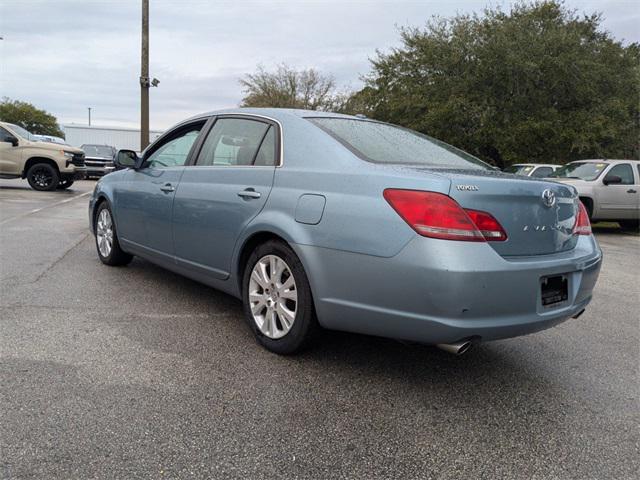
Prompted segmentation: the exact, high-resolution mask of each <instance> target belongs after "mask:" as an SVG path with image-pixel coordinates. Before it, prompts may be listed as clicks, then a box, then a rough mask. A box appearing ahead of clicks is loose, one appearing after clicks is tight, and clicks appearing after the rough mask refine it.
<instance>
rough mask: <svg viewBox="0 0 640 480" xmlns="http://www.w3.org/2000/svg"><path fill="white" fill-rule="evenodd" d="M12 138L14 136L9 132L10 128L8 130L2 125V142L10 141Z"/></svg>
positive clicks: (0, 128) (0, 134)
mask: <svg viewBox="0 0 640 480" xmlns="http://www.w3.org/2000/svg"><path fill="white" fill-rule="evenodd" d="M12 138H14V137H13V135H11V134H10V133H9V130H6V129H5V128H2V127H0V142H8V141H10V140H11V139H12Z"/></svg>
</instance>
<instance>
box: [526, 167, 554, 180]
mask: <svg viewBox="0 0 640 480" xmlns="http://www.w3.org/2000/svg"><path fill="white" fill-rule="evenodd" d="M552 173H553V168H551V167H538V168H536V169H535V171H534V172H533V173H532V174H531V176H532V177H536V178H546V177H548V176H549V175H551V174H552Z"/></svg>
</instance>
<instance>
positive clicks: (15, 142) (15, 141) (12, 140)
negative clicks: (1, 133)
mask: <svg viewBox="0 0 640 480" xmlns="http://www.w3.org/2000/svg"><path fill="white" fill-rule="evenodd" d="M4 141H5V142H8V143H10V144H11V145H13V146H14V147H17V146H18V139H17V138H16V137H14V136H13V135H11V136H10V137H5V140H4Z"/></svg>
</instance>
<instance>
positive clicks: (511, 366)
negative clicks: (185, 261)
mask: <svg viewBox="0 0 640 480" xmlns="http://www.w3.org/2000/svg"><path fill="white" fill-rule="evenodd" d="M129 269H131V270H134V271H136V273H137V275H136V277H138V276H142V277H145V282H147V281H148V282H149V283H150V284H153V285H156V287H157V286H158V285H160V284H162V285H163V286H164V287H165V288H166V291H165V292H162V291H160V290H159V289H158V288H156V289H154V294H156V295H160V296H163V295H168V296H170V297H172V300H171V301H172V302H173V303H174V307H176V308H177V309H178V310H179V309H180V308H181V305H182V304H183V305H184V308H185V314H184V315H182V316H181V315H179V314H178V315H176V317H175V318H168V317H167V316H166V315H165V316H160V318H159V319H158V322H159V323H158V324H157V325H155V324H154V323H153V318H152V316H147V317H144V320H145V325H140V326H139V328H138V329H136V332H132V331H131V330H127V331H126V332H123V333H124V334H125V335H127V336H132V335H133V336H135V337H136V338H135V339H136V341H138V342H141V343H143V344H145V346H146V347H147V348H151V349H159V350H163V351H168V352H170V353H172V354H178V355H181V356H185V357H188V358H190V359H191V360H195V361H198V360H199V361H205V362H208V361H216V359H214V358H210V357H207V355H210V354H211V353H212V352H210V351H208V348H209V346H210V347H211V349H212V351H213V350H215V355H216V357H217V356H219V355H223V356H224V355H226V354H228V355H233V356H234V357H235V358H237V357H238V356H244V357H246V358H244V359H243V360H242V362H243V363H244V362H251V361H256V362H257V363H259V364H262V363H265V362H266V363H274V364H276V365H278V366H279V368H285V369H286V368H288V367H289V368H292V369H293V370H292V371H298V370H300V369H302V370H305V371H315V372H317V373H319V372H320V370H322V371H323V373H322V375H321V376H324V375H325V374H326V372H327V369H329V371H333V372H334V373H335V374H339V373H338V372H341V371H342V370H343V369H346V370H348V371H349V372H351V374H356V375H357V376H358V377H360V376H362V377H369V378H370V379H374V378H378V379H380V378H383V379H384V378H387V379H391V378H393V379H401V380H402V383H403V384H405V383H406V382H409V383H414V384H416V385H419V384H429V385H431V386H433V384H434V383H436V384H438V383H441V384H444V385H448V386H450V387H451V388H458V387H459V385H462V384H464V385H465V386H473V385H476V384H477V383H478V382H480V383H482V382H485V381H487V379H488V378H493V379H496V380H497V381H502V380H500V379H504V378H512V379H518V380H516V382H518V383H520V382H523V383H529V382H530V381H532V379H529V380H527V379H526V376H527V373H530V372H532V365H531V364H530V363H527V355H525V354H523V353H522V352H520V351H519V346H515V347H512V346H511V345H513V344H510V343H509V341H502V342H492V343H489V344H480V345H477V346H474V347H473V348H472V349H471V350H470V351H469V352H468V353H466V354H465V355H462V356H454V355H452V354H450V353H446V352H444V351H441V350H439V349H438V348H436V347H435V346H429V345H422V344H417V343H404V342H402V343H401V342H399V341H396V340H393V339H386V338H381V337H373V336H368V335H361V334H353V333H347V332H339V331H331V330H322V331H321V332H320V334H319V336H318V338H317V339H316V341H315V342H314V343H313V344H312V346H311V347H310V348H309V349H307V350H306V351H304V352H301V353H300V354H298V355H293V356H278V355H275V354H273V353H270V352H267V351H266V350H264V349H263V348H262V347H261V346H260V345H259V344H258V343H257V341H256V340H255V339H254V338H253V336H252V334H251V332H250V330H249V328H248V327H247V325H246V323H245V319H244V316H243V310H242V304H241V302H240V300H238V299H236V298H234V297H232V296H230V295H227V294H225V293H222V292H219V291H217V290H215V289H213V288H210V287H207V286H205V285H202V284H200V283H197V282H195V281H192V280H189V279H186V278H184V277H182V276H180V275H178V274H174V273H171V272H167V271H166V270H164V269H162V268H160V267H157V266H155V265H153V264H151V263H149V262H146V261H144V260H140V259H136V260H134V262H133V263H132V264H131V265H130V267H129ZM186 309H188V311H189V312H191V313H186ZM207 312H211V313H212V314H211V316H208V314H207ZM156 327H157V329H158V331H157V332H155V333H154V330H155V328H156ZM189 332H190V333H189ZM190 334H193V335H195V336H198V337H199V338H200V339H206V340H205V341H206V342H208V345H209V346H207V347H204V349H203V348H193V349H191V347H193V344H192V343H189V342H187V341H186V340H185V335H190ZM181 337H182V339H181ZM166 338H171V339H172V341H171V342H167V341H166ZM183 340H184V341H183ZM534 343H537V342H535V341H534ZM518 344H519V345H522V346H523V347H524V350H527V354H530V353H531V340H530V339H529V340H522V339H521V340H520V341H519V342H518ZM535 348H538V346H536V347H535ZM542 348H543V349H544V346H543V347H542ZM512 354H513V355H512ZM287 366H288V367H287ZM535 377H536V379H537V380H536V381H544V380H543V379H541V378H539V376H538V375H535Z"/></svg>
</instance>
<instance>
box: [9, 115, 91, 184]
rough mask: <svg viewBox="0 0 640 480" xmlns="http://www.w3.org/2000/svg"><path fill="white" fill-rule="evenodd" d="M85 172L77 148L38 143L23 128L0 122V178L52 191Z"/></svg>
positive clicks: (82, 175)
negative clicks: (18, 180) (20, 180)
mask: <svg viewBox="0 0 640 480" xmlns="http://www.w3.org/2000/svg"><path fill="white" fill-rule="evenodd" d="M86 172H87V168H86V167H85V165H84V152H83V151H82V150H80V149H79V148H74V147H71V146H69V145H60V144H56V143H49V142H41V141H38V140H37V138H36V137H35V136H34V135H33V134H31V133H29V132H28V131H27V130H25V129H24V128H22V127H19V126H17V125H13V124H12V123H6V122H0V178H26V179H27V180H28V181H29V185H31V188H33V189H34V190H55V189H56V188H68V187H70V186H71V184H73V181H74V180H78V179H82V178H85V177H86Z"/></svg>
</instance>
